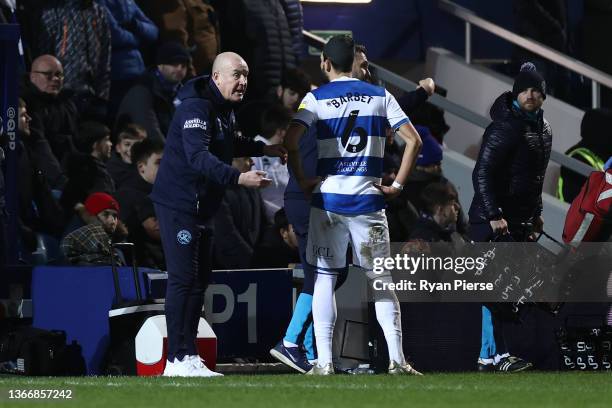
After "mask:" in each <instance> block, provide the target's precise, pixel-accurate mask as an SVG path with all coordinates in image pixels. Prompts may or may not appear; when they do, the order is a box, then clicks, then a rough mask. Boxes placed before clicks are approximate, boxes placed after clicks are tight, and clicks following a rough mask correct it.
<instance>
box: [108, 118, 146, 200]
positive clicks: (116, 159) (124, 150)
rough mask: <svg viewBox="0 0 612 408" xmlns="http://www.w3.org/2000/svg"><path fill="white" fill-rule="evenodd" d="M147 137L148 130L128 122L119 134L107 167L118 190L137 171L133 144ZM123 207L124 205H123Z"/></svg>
mask: <svg viewBox="0 0 612 408" xmlns="http://www.w3.org/2000/svg"><path fill="white" fill-rule="evenodd" d="M146 137H147V132H146V130H144V128H143V127H142V126H140V125H136V124H133V123H131V124H128V125H127V126H126V127H125V128H123V129H122V130H121V131H120V132H119V134H118V135H117V140H116V141H115V150H114V152H113V153H112V154H111V158H110V160H109V161H108V164H107V168H108V172H109V173H110V175H111V177H112V179H113V181H114V182H115V187H116V188H117V190H119V189H120V188H121V186H122V185H123V184H124V183H125V182H126V181H127V180H128V179H130V178H132V177H134V176H135V175H136V174H137V172H136V171H135V168H134V166H132V150H131V148H132V146H133V145H134V143H137V142H140V141H142V140H144V139H145V138H146ZM122 207H123V206H122Z"/></svg>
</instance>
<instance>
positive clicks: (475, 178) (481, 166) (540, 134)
mask: <svg viewBox="0 0 612 408" xmlns="http://www.w3.org/2000/svg"><path fill="white" fill-rule="evenodd" d="M545 98H546V82H545V81H544V78H543V77H542V76H541V75H540V74H539V73H538V72H537V71H536V70H535V66H534V65H533V64H532V63H530V62H528V63H525V64H523V65H522V66H521V71H520V72H519V73H518V75H517V76H516V78H515V81H514V85H513V87H512V91H508V92H504V93H503V94H501V95H500V96H499V97H498V98H497V99H496V100H495V102H494V103H493V105H492V106H491V111H490V113H491V119H492V120H493V122H492V123H491V124H490V125H489V126H487V128H486V129H485V132H484V135H483V140H482V144H481V146H480V152H479V154H478V159H477V161H476V165H475V166H474V171H473V173H472V182H473V185H474V197H473V199H472V204H471V206H470V210H469V219H470V232H469V235H470V239H472V240H473V241H475V242H489V241H495V240H504V241H518V242H527V241H534V240H535V238H536V234H537V233H538V232H541V231H542V229H543V225H544V220H543V218H542V187H543V184H544V175H545V173H546V167H547V166H548V160H549V159H550V152H551V147H552V130H551V127H550V124H549V123H548V121H547V120H546V119H544V116H543V111H542V104H543V102H544V99H545ZM507 305H509V303H506V304H489V305H487V306H483V307H482V334H481V335H482V338H481V351H480V356H479V358H478V363H477V368H478V370H480V371H501V372H516V371H523V370H526V369H529V368H530V367H531V363H528V362H526V361H524V360H523V359H521V358H518V357H515V356H512V355H511V354H510V353H509V350H508V349H507V346H506V342H505V337H504V332H503V330H504V328H503V321H502V319H503V318H505V317H506V316H508V313H507V312H508V311H507V310H505V307H506V306H507ZM511 314H512V313H510V315H511Z"/></svg>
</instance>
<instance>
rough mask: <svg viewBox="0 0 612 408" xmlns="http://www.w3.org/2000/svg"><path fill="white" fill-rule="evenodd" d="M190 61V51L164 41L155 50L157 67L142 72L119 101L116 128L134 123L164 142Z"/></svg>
mask: <svg viewBox="0 0 612 408" xmlns="http://www.w3.org/2000/svg"><path fill="white" fill-rule="evenodd" d="M189 61H190V57H189V52H187V50H186V49H185V48H184V47H183V46H181V45H180V44H178V43H172V42H169V43H165V44H163V45H162V46H161V47H160V48H159V50H158V53H157V66H156V67H155V68H152V69H151V70H150V71H148V72H147V73H146V74H145V75H143V76H142V77H141V78H140V79H139V80H138V82H137V83H136V85H134V86H133V87H132V88H130V90H129V91H128V92H127V93H126V95H125V97H124V98H123V100H122V101H121V105H120V106H119V111H118V113H117V122H116V124H115V126H116V128H121V127H123V125H124V124H126V123H136V124H138V125H141V126H143V127H144V128H145V129H146V131H147V136H148V137H150V138H153V139H157V140H160V141H164V140H165V139H166V133H167V132H168V127H169V126H170V121H171V120H172V115H173V114H174V110H175V107H174V98H175V97H176V94H177V92H178V90H179V88H180V86H181V81H182V80H183V79H184V78H185V75H186V74H187V65H188V64H189Z"/></svg>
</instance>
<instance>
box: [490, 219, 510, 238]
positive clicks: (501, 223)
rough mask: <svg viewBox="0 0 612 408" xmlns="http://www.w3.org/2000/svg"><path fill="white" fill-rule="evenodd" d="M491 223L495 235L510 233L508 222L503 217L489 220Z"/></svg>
mask: <svg viewBox="0 0 612 408" xmlns="http://www.w3.org/2000/svg"><path fill="white" fill-rule="evenodd" d="M489 224H491V229H492V230H493V234H495V235H504V234H507V233H508V223H507V222H506V220H505V219H503V218H501V219H499V220H492V221H489Z"/></svg>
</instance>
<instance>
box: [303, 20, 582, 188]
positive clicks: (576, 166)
mask: <svg viewBox="0 0 612 408" xmlns="http://www.w3.org/2000/svg"><path fill="white" fill-rule="evenodd" d="M302 33H303V34H304V38H305V39H306V42H307V43H308V44H309V45H312V46H313V47H316V48H318V49H322V48H323V45H325V40H324V39H323V38H321V37H319V36H317V35H315V34H312V33H310V32H308V31H303V32H302ZM369 64H370V66H372V67H374V68H375V69H376V74H377V76H378V78H379V79H380V80H381V81H383V82H385V83H389V84H391V85H393V86H395V87H397V88H399V89H401V90H402V91H405V92H409V91H412V90H414V89H416V87H417V86H418V84H416V83H415V82H412V81H410V80H408V79H406V78H404V77H402V76H399V75H398V74H396V73H395V72H392V71H389V70H388V69H386V68H383V67H381V66H380V65H378V64H375V63H373V62H372V61H370V62H369ZM428 101H429V102H431V103H432V104H434V105H436V106H437V107H439V108H440V109H443V110H444V111H446V112H448V113H451V114H453V115H455V116H458V117H460V118H461V119H463V120H465V121H467V122H470V123H472V124H474V125H476V126H479V127H481V128H483V129H484V128H486V127H487V126H489V124H490V123H491V119H489V118H487V117H485V116H483V115H481V114H479V113H476V112H473V111H471V110H469V109H466V108H464V107H463V106H461V105H458V104H457V103H455V102H452V101H449V100H448V99H446V98H445V97H443V96H440V95H438V94H433V95H432V96H430V97H429V99H428ZM550 159H551V160H552V161H554V162H555V163H558V164H560V165H561V166H564V167H567V168H568V169H571V170H573V171H575V172H577V173H579V174H582V175H583V176H588V175H589V174H591V172H592V171H593V170H594V169H593V168H592V167H591V166H589V165H587V164H584V163H583V162H581V161H579V160H576V159H573V158H571V157H568V156H566V155H564V154H563V153H559V152H557V151H555V150H553V151H552V152H551V154H550Z"/></svg>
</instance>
